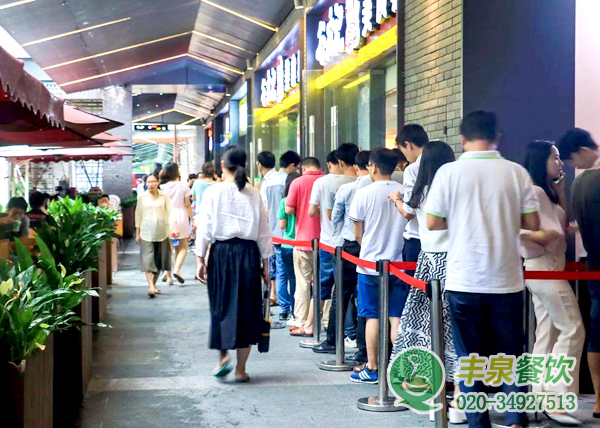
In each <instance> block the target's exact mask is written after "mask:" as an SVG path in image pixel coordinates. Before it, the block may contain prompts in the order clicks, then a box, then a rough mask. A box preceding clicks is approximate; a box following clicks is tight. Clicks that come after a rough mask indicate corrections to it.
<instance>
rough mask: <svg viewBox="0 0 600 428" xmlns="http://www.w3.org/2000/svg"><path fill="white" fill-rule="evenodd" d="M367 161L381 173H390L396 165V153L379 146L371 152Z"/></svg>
mask: <svg viewBox="0 0 600 428" xmlns="http://www.w3.org/2000/svg"><path fill="white" fill-rule="evenodd" d="M369 161H370V162H371V163H374V164H375V166H377V168H379V171H381V174H382V175H392V173H393V172H394V170H395V169H396V165H398V155H397V154H396V153H394V152H393V151H392V150H390V149H386V148H383V147H379V148H377V149H375V150H373V151H372V152H371V155H370V156H369Z"/></svg>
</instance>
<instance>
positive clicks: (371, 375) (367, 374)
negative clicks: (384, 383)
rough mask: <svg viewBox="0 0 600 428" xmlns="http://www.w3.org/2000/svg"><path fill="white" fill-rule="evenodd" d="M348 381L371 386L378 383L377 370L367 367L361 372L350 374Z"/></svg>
mask: <svg viewBox="0 0 600 428" xmlns="http://www.w3.org/2000/svg"><path fill="white" fill-rule="evenodd" d="M350 380H351V381H352V382H356V383H368V384H371V385H375V384H376V383H377V381H378V379H377V370H371V369H369V368H368V367H365V368H364V369H363V370H362V371H360V372H358V373H352V374H351V375H350Z"/></svg>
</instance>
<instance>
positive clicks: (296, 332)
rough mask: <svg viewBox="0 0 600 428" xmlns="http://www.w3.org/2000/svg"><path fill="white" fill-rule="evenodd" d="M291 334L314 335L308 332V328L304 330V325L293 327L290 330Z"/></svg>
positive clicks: (300, 335) (298, 335) (296, 335)
mask: <svg viewBox="0 0 600 428" xmlns="http://www.w3.org/2000/svg"><path fill="white" fill-rule="evenodd" d="M290 336H295V337H313V335H312V333H311V334H308V333H307V332H306V330H304V327H298V328H297V329H291V330H290Z"/></svg>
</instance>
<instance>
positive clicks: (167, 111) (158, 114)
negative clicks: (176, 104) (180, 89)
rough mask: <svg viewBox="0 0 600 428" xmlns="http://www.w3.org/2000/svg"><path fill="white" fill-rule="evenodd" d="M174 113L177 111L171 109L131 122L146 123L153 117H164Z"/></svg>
mask: <svg viewBox="0 0 600 428" xmlns="http://www.w3.org/2000/svg"><path fill="white" fill-rule="evenodd" d="M174 111H175V109H174V108H172V109H170V110H165V111H159V112H158V113H154V114H152V115H150V116H144V117H140V118H139V119H135V120H132V121H131V122H132V123H138V122H143V121H145V120H148V119H152V118H153V117H156V116H161V115H163V114H167V113H171V112H174ZM148 113H150V112H148Z"/></svg>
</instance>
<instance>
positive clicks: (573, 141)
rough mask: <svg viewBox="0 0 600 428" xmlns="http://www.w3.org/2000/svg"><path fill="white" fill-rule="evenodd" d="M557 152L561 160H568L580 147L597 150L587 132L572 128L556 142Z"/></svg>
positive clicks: (596, 145)
mask: <svg viewBox="0 0 600 428" xmlns="http://www.w3.org/2000/svg"><path fill="white" fill-rule="evenodd" d="M557 146H558V151H559V152H560V157H561V158H562V159H569V158H570V157H571V155H572V154H573V153H576V152H578V151H579V149H581V148H582V147H587V148H590V149H592V150H595V149H597V148H598V144H596V142H595V141H594V140H593V139H592V136H591V135H590V133H589V132H587V131H586V130H584V129H581V128H574V129H571V130H569V131H567V133H566V134H565V135H563V136H562V137H561V139H560V140H558V144H557Z"/></svg>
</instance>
